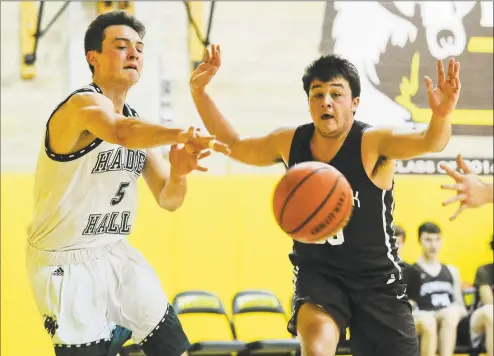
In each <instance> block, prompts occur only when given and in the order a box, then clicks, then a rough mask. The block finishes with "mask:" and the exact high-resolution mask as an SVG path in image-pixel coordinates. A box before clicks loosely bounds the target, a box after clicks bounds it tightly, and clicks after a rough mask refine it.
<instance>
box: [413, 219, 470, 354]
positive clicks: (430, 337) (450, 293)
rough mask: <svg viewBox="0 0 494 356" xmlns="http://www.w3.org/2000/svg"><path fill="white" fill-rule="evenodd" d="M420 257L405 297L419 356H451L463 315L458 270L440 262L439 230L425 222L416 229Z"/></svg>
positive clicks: (414, 266)
mask: <svg viewBox="0 0 494 356" xmlns="http://www.w3.org/2000/svg"><path fill="white" fill-rule="evenodd" d="M418 237H419V242H420V245H421V247H422V254H421V256H420V257H419V258H418V260H417V262H416V263H415V264H414V265H413V268H411V269H410V271H411V273H410V276H409V280H408V288H407V289H408V296H409V299H410V300H411V301H412V305H414V306H415V311H414V320H415V326H416V328H417V333H418V334H419V335H420V336H421V354H422V356H434V355H436V351H437V350H438V346H439V355H440V356H452V355H453V352H454V349H455V345H456V334H457V332H456V331H457V326H458V323H459V321H460V319H461V318H463V317H464V316H465V315H466V314H467V311H466V308H465V305H464V302H463V295H462V291H461V279H460V273H459V271H458V269H457V268H456V267H454V266H451V265H445V264H442V263H440V262H439V258H438V253H439V251H440V249H441V244H442V237H441V229H440V228H439V226H437V225H436V224H434V223H431V222H425V223H423V224H422V225H420V227H419V229H418Z"/></svg>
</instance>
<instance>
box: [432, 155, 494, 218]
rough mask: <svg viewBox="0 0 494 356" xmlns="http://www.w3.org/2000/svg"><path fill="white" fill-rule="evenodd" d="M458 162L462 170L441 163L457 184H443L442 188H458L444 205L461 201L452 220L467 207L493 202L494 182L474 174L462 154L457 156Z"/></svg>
mask: <svg viewBox="0 0 494 356" xmlns="http://www.w3.org/2000/svg"><path fill="white" fill-rule="evenodd" d="M456 164H457V165H458V168H459V169H460V172H457V171H455V170H454V169H453V168H452V167H450V166H448V165H447V164H444V163H441V165H440V167H441V168H442V169H444V170H445V171H446V173H447V174H448V175H449V176H450V177H451V178H453V179H454V180H455V184H443V185H442V186H441V188H443V189H448V190H456V195H455V196H453V197H451V198H449V199H447V200H445V201H444V202H443V205H449V204H452V203H455V202H460V207H459V209H458V210H457V211H456V212H455V213H454V214H453V215H452V216H451V217H450V220H454V219H456V217H457V216H458V215H459V214H461V212H462V211H463V210H465V209H466V208H477V207H479V206H482V205H484V204H487V203H492V202H493V196H492V195H493V190H492V183H485V182H482V181H481V180H480V179H479V177H478V176H476V175H475V174H473V173H472V171H471V169H470V167H468V165H467V164H466V163H465V161H463V158H462V157H461V155H458V156H457V157H456Z"/></svg>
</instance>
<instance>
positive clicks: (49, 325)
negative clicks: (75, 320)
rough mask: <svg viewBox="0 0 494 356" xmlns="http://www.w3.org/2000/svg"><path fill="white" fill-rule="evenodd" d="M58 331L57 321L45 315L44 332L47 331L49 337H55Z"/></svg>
mask: <svg viewBox="0 0 494 356" xmlns="http://www.w3.org/2000/svg"><path fill="white" fill-rule="evenodd" d="M57 329H58V324H57V319H55V317H54V316H48V315H45V330H46V331H48V334H50V336H51V337H53V336H54V335H55V332H56V331H57Z"/></svg>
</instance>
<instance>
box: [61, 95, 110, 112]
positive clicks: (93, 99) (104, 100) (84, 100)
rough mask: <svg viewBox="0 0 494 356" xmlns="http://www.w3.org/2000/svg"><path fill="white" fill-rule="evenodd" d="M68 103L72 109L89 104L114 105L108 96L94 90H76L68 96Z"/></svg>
mask: <svg viewBox="0 0 494 356" xmlns="http://www.w3.org/2000/svg"><path fill="white" fill-rule="evenodd" d="M67 104H68V107H70V108H71V109H80V108H84V107H87V106H105V107H106V106H108V105H111V106H113V103H112V102H111V100H110V99H109V98H108V97H106V96H104V95H103V94H101V93H98V92H93V91H81V92H76V93H74V94H73V95H71V96H70V97H69V98H68V100H67Z"/></svg>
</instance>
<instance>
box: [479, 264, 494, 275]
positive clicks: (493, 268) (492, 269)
mask: <svg viewBox="0 0 494 356" xmlns="http://www.w3.org/2000/svg"><path fill="white" fill-rule="evenodd" d="M479 272H480V273H484V272H487V273H494V263H487V264H485V265H482V266H479V267H478V268H477V273H479Z"/></svg>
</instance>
